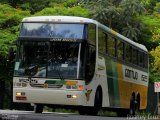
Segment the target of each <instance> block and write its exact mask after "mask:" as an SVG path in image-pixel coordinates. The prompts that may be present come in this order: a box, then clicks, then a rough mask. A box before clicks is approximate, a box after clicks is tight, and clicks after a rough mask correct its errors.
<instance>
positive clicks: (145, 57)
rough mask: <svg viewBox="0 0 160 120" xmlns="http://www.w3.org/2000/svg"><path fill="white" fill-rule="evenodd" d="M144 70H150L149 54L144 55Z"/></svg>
mask: <svg viewBox="0 0 160 120" xmlns="http://www.w3.org/2000/svg"><path fill="white" fill-rule="evenodd" d="M144 68H146V69H148V54H146V53H144Z"/></svg>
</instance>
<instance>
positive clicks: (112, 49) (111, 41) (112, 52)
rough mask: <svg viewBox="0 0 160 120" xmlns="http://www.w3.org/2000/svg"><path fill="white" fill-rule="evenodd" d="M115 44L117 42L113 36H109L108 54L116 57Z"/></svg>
mask: <svg viewBox="0 0 160 120" xmlns="http://www.w3.org/2000/svg"><path fill="white" fill-rule="evenodd" d="M115 44H116V40H115V39H114V38H113V37H112V36H110V35H108V40H107V52H108V54H109V55H111V56H115Z"/></svg>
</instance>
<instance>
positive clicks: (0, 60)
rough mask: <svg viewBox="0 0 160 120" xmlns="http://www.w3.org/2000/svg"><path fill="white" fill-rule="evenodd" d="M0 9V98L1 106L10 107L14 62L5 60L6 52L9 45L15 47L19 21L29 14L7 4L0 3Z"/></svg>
mask: <svg viewBox="0 0 160 120" xmlns="http://www.w3.org/2000/svg"><path fill="white" fill-rule="evenodd" d="M0 9H1V11H0V18H1V19H0V83H1V91H0V93H1V94H0V95H1V96H0V97H1V98H0V99H1V100H4V101H5V102H4V103H3V105H2V104H1V107H3V106H4V105H5V108H10V107H11V105H12V104H11V102H12V92H11V91H12V76H13V65H14V64H13V62H12V61H9V62H8V61H7V58H8V52H9V49H10V47H13V48H15V45H14V42H15V40H16V39H17V36H18V31H19V23H20V21H21V20H22V18H24V17H26V16H29V15H30V14H29V11H21V10H19V9H15V8H12V7H11V6H9V5H7V4H0ZM2 86H3V88H2ZM2 93H3V94H2ZM2 95H3V96H2ZM4 95H5V96H4ZM6 99H7V100H6ZM0 102H3V101H0ZM6 102H7V103H6Z"/></svg>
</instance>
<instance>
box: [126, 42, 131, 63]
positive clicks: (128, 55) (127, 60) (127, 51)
mask: <svg viewBox="0 0 160 120" xmlns="http://www.w3.org/2000/svg"><path fill="white" fill-rule="evenodd" d="M125 61H126V62H131V61H132V47H131V46H130V45H129V44H126V45H125Z"/></svg>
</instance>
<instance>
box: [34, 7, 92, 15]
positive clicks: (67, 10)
mask: <svg viewBox="0 0 160 120" xmlns="http://www.w3.org/2000/svg"><path fill="white" fill-rule="evenodd" d="M52 5H54V6H52V7H50V8H45V9H43V10H42V11H40V12H37V13H36V14H34V15H35V16H37V15H69V16H83V17H88V16H89V11H88V10H87V9H85V8H82V7H81V6H74V7H65V6H64V5H63V4H52ZM60 6H61V7H60Z"/></svg>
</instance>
